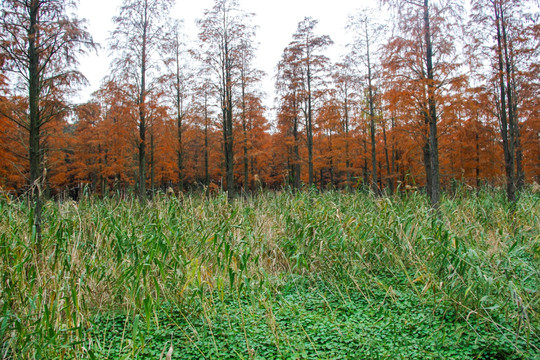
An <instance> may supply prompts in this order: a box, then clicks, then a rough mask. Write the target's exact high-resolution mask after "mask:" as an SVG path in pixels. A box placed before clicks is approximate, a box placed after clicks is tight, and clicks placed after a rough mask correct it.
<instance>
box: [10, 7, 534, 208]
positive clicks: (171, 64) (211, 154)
mask: <svg viewBox="0 0 540 360" xmlns="http://www.w3.org/2000/svg"><path fill="white" fill-rule="evenodd" d="M173 5H174V2H173V0H167V1H161V0H159V1H158V0H124V2H123V4H122V6H121V7H120V9H119V13H118V15H117V16H116V17H115V18H114V22H115V24H116V28H115V30H114V32H113V33H112V34H111V40H110V42H109V44H108V48H109V51H110V53H111V54H112V55H113V59H114V60H113V62H112V65H111V72H110V75H109V76H108V77H107V78H106V79H104V81H103V84H102V86H101V88H100V89H99V90H98V91H96V92H95V93H94V94H93V95H92V99H91V100H90V101H89V102H88V103H86V104H81V105H76V106H72V105H69V104H68V102H67V100H66V99H67V98H68V97H69V95H70V94H71V90H70V89H73V88H74V87H76V85H77V84H80V83H81V82H83V81H84V77H83V76H82V74H80V73H78V72H77V71H76V68H75V67H74V66H76V61H75V60H76V55H77V54H78V53H80V52H81V51H84V50H85V49H93V48H95V44H94V43H93V42H92V39H91V37H90V35H89V34H88V33H87V32H86V31H85V30H84V23H82V22H81V21H80V20H78V19H75V18H70V17H68V16H67V15H65V14H67V13H68V12H67V10H69V9H70V8H69V7H70V6H73V4H71V3H69V2H64V1H58V2H55V1H39V0H24V1H23V0H9V1H5V2H4V3H3V5H2V11H3V15H4V16H3V20H2V21H3V23H2V34H3V37H2V39H3V40H2V42H1V44H0V49H1V54H0V63H1V64H2V77H1V78H0V86H1V88H2V98H1V101H0V102H1V105H0V114H1V115H0V138H1V142H0V144H1V145H0V155H1V158H0V162H1V166H0V186H1V187H2V188H4V189H14V190H19V191H21V190H22V191H25V190H26V189H28V188H27V187H26V185H27V184H35V183H36V180H37V179H40V181H41V183H42V184H43V186H42V187H43V188H44V189H50V191H51V192H60V191H63V190H68V191H72V192H73V191H75V190H76V189H79V188H82V187H84V186H89V187H91V188H93V189H94V190H95V191H97V192H100V193H103V194H106V193H108V192H111V191H126V190H129V189H135V190H136V192H137V194H138V195H139V196H140V197H141V198H144V197H146V196H147V194H148V192H149V191H148V190H149V189H150V190H152V191H154V190H156V189H158V188H162V189H165V188H168V187H171V188H174V189H176V190H178V191H182V190H185V189H189V188H196V187H201V186H210V187H215V186H221V187H222V188H223V189H226V190H227V191H228V193H229V194H231V195H232V194H234V193H235V192H237V191H239V190H240V189H242V190H244V191H248V190H253V189H257V188H259V187H262V186H266V187H270V188H279V187H281V186H284V185H287V186H291V187H294V188H300V187H302V186H303V184H306V185H308V186H319V187H321V188H324V187H336V188H349V189H351V188H358V187H365V188H370V189H372V191H374V192H375V193H379V192H381V191H383V190H386V191H389V192H392V191H395V190H396V189H398V188H404V187H409V186H413V187H414V186H422V187H425V188H426V192H427V194H428V195H429V197H430V199H431V202H432V205H433V206H434V207H437V206H438V203H439V199H440V189H441V186H443V187H448V186H450V185H451V184H452V182H453V181H454V180H457V181H462V182H465V183H467V184H469V185H471V186H480V185H481V184H482V183H491V184H497V185H498V184H500V183H501V181H502V180H503V179H504V182H505V184H506V189H507V192H508V197H509V199H510V200H512V201H514V200H515V199H516V190H517V189H519V188H520V187H521V186H523V184H524V183H525V181H533V180H534V181H540V139H539V137H538V133H540V120H539V116H538V115H539V114H538V109H539V103H538V98H539V87H538V85H539V83H538V80H539V79H538V75H537V74H538V70H539V68H538V67H539V62H538V55H539V54H538V42H539V40H540V36H539V30H540V29H539V25H538V12H537V11H536V12H535V11H534V9H535V8H534V4H532V3H531V4H529V3H527V2H524V1H516V0H513V1H508V0H490V1H487V2H486V1H472V2H471V6H470V11H469V12H468V13H466V12H465V10H463V8H461V7H460V4H459V3H458V2H457V1H453V0H452V1H450V0H448V1H443V0H414V1H409V0H408V1H404V0H385V1H383V2H382V5H384V6H387V8H388V9H390V10H391V13H392V15H391V17H390V18H389V19H388V20H391V21H385V22H384V23H383V22H379V21H376V20H375V19H376V18H377V17H375V16H373V14H375V13H376V12H377V11H380V10H379V9H365V10H361V11H358V13H356V14H353V15H351V16H350V19H349V24H348V29H349V31H350V32H351V33H352V34H353V37H352V38H353V40H352V42H351V44H350V45H349V53H347V54H346V55H345V56H343V58H342V59H341V60H340V61H339V62H338V63H336V64H334V63H332V62H331V60H330V59H329V58H328V57H327V56H325V52H326V50H327V49H328V48H329V47H330V46H332V44H333V42H332V39H330V37H329V36H327V35H322V34H318V32H317V20H315V19H312V18H305V19H303V20H302V21H300V23H299V24H298V28H297V30H296V32H295V33H294V34H292V40H291V42H290V43H289V45H288V46H287V47H286V48H285V49H284V51H283V54H282V57H281V60H280V62H279V64H278V65H277V74H276V77H275V79H276V115H277V116H276V119H268V118H267V115H268V114H269V111H268V110H269V109H266V108H265V106H264V105H263V103H264V97H265V94H263V93H262V91H261V85H260V82H261V79H262V78H263V77H264V76H265V74H264V73H262V72H261V71H260V70H258V69H256V68H255V67H254V65H253V60H254V58H255V54H256V43H255V40H254V39H255V33H256V30H257V28H256V26H255V25H254V24H253V18H254V15H253V14H250V13H247V12H245V11H243V10H242V9H241V8H240V6H239V4H238V2H237V1H236V0H216V1H215V4H214V6H213V7H212V8H211V9H208V10H207V11H206V12H205V13H204V16H203V17H202V18H201V19H200V20H199V21H198V26H199V36H198V41H197V42H192V43H196V45H194V46H193V45H188V41H187V40H188V39H186V38H185V36H184V35H183V33H182V24H181V22H180V21H177V20H174V19H171V18H169V17H168V16H167V15H165V14H169V13H170V10H171V8H172V6H173ZM33 9H34V10H35V9H37V11H38V14H35V16H34V15H32V14H34V12H33V11H34V10H33ZM467 21H468V22H467ZM388 24H390V25H388ZM32 44H34V45H32ZM33 49H34V50H33ZM36 49H37V50H36ZM36 51H37V53H36V54H37V55H36V54H34V52H36ZM32 54H34V55H32ZM36 56H37V57H36ZM35 58H37V60H35ZM36 61H37V63H36ZM35 71H38V73H37V75H36V73H35ZM36 83H37V90H36V88H35V86H34V85H35V84H36ZM36 129H38V130H37V132H36ZM36 139H38V140H36ZM36 141H37V142H36ZM36 144H37V145H36ZM45 169H47V170H45Z"/></svg>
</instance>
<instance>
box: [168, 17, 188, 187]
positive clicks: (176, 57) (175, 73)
mask: <svg viewBox="0 0 540 360" xmlns="http://www.w3.org/2000/svg"><path fill="white" fill-rule="evenodd" d="M181 30H182V22H181V21H179V20H175V21H174V22H173V23H172V29H171V30H170V31H169V34H170V38H169V41H168V43H167V52H168V57H167V58H166V60H165V65H166V67H167V68H168V73H167V75H166V76H165V77H164V82H165V89H166V90H165V93H166V94H168V97H169V98H170V102H171V103H172V104H171V105H172V106H171V109H172V110H173V112H174V115H173V116H174V118H175V122H176V137H177V143H178V144H177V150H176V160H177V168H178V169H177V171H178V189H179V191H182V190H183V189H184V141H183V140H184V139H183V135H184V125H185V124H184V119H185V117H186V114H187V113H188V111H189V98H190V91H191V88H192V87H193V84H192V81H191V80H190V79H191V78H192V76H193V71H192V69H191V67H190V66H189V60H190V57H191V55H190V54H189V52H188V51H187V49H186V44H185V43H184V41H183V34H182V32H181Z"/></svg>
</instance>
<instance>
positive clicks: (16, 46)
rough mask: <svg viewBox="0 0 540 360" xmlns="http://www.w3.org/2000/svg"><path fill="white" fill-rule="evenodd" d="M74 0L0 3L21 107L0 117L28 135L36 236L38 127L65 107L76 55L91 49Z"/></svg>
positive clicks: (1, 47) (3, 48)
mask: <svg viewBox="0 0 540 360" xmlns="http://www.w3.org/2000/svg"><path fill="white" fill-rule="evenodd" d="M75 7H76V5H75V2H74V1H63V0H4V1H2V3H1V5H0V13H1V17H2V19H1V20H0V33H1V38H2V40H1V41H0V52H1V53H2V58H3V60H4V67H3V70H5V71H6V72H8V78H9V79H10V80H11V86H10V87H11V91H12V95H16V96H19V98H24V106H17V107H10V106H8V107H7V108H4V110H5V112H4V114H3V115H4V116H5V117H7V118H9V119H10V120H12V121H13V122H15V123H16V124H17V125H18V126H20V127H21V128H23V129H25V130H26V131H27V133H28V144H27V147H28V161H29V177H28V180H29V184H30V185H31V186H36V187H37V189H36V190H35V191H34V200H35V211H34V226H35V227H36V233H37V234H38V248H39V246H40V244H39V241H40V237H41V202H42V200H41V196H40V194H39V193H40V192H41V189H40V187H39V185H40V180H43V179H42V175H43V165H42V164H43V160H44V149H43V147H42V145H43V144H42V141H43V133H42V129H43V127H44V126H45V125H46V124H47V123H48V122H51V121H52V120H53V119H55V118H58V117H59V116H61V114H62V113H64V112H65V111H67V110H68V106H67V104H66V101H65V96H66V95H67V94H68V93H69V91H70V90H71V89H72V88H73V87H74V86H76V85H78V84H81V83H83V82H84V81H85V78H84V76H83V75H82V74H81V73H80V72H79V71H77V64H78V62H77V56H78V55H80V54H81V53H84V52H85V51H86V50H89V49H93V48H95V44H94V42H93V41H92V37H91V36H90V34H89V33H88V32H87V31H86V29H85V26H84V22H83V21H82V20H80V19H78V18H76V17H74V16H72V15H70V14H71V13H73V10H75Z"/></svg>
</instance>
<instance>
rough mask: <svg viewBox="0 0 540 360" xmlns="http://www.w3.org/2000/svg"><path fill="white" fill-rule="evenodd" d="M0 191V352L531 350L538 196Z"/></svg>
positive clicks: (509, 353)
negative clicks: (38, 228) (37, 212)
mask: <svg viewBox="0 0 540 360" xmlns="http://www.w3.org/2000/svg"><path fill="white" fill-rule="evenodd" d="M43 216H44V224H45V226H44V231H43V243H42V246H41V252H40V253H37V252H36V249H37V246H36V244H35V241H36V236H35V233H32V231H31V230H29V229H32V224H31V219H32V218H33V216H32V214H31V211H30V210H29V208H28V207H27V205H25V203H24V202H20V201H9V200H8V199H3V200H0V359H72V358H76V359H191V358H192V359H221V358H223V359H227V358H228V359H238V358H244V359H272V358H280V359H281V358H283V359H343V358H351V359H355V358H366V359H385V358H388V359H400V358H403V359H450V358H455V359H534V358H538V357H540V316H539V311H540V304H539V301H540V266H539V265H540V197H539V195H538V194H532V193H524V194H522V196H521V198H520V200H519V202H518V203H517V205H516V206H515V207H511V206H510V205H508V204H506V203H505V200H504V194H502V193H499V192H491V191H487V190H482V191H480V192H479V193H465V192H458V194H457V195H453V196H448V197H446V198H444V199H443V200H442V204H441V208H440V212H439V213H438V214H433V213H432V212H431V210H430V209H429V205H428V202H427V200H426V199H425V198H424V197H423V196H421V195H418V194H414V193H411V194H406V195H403V196H395V197H384V198H374V197H373V196H371V195H369V194H361V193H354V194H345V193H340V192H326V193H322V194H321V193H318V192H306V193H296V194H293V193H289V192H281V193H264V194H260V195H258V196H255V197H252V198H248V199H244V198H242V199H237V200H234V201H232V202H231V203H229V202H228V201H227V199H226V197H225V196H224V195H218V196H216V197H212V198H206V197H204V196H202V195H196V194H194V195H188V196H183V197H180V198H170V197H165V196H161V197H160V196H158V197H156V198H155V199H154V200H153V201H151V202H148V203H146V204H140V203H139V202H138V201H136V200H133V201H131V200H120V199H115V198H110V199H104V200H101V199H97V198H92V197H88V198H85V199H83V200H81V201H80V202H78V203H76V202H72V201H65V202H52V201H51V202H47V203H46V204H45V207H44V215H43Z"/></svg>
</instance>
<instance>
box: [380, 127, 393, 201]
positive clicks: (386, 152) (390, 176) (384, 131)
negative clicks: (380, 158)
mask: <svg viewBox="0 0 540 360" xmlns="http://www.w3.org/2000/svg"><path fill="white" fill-rule="evenodd" d="M382 130H383V140H384V157H385V159H386V174H387V176H388V178H387V183H388V189H389V191H390V194H392V193H393V192H394V182H393V181H392V171H391V170H390V156H389V155H388V143H387V141H386V126H385V125H384V124H383V125H382Z"/></svg>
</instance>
